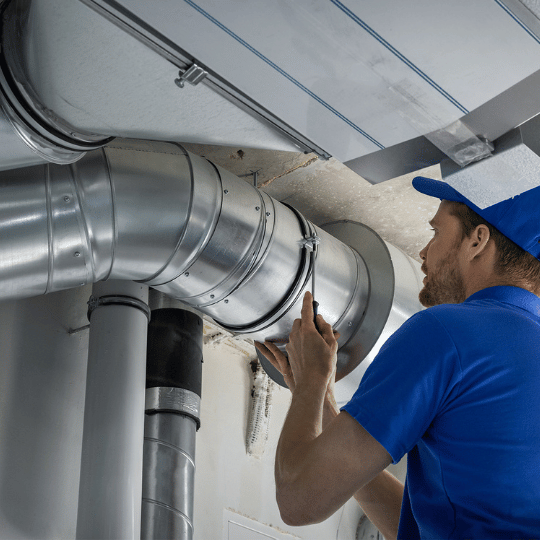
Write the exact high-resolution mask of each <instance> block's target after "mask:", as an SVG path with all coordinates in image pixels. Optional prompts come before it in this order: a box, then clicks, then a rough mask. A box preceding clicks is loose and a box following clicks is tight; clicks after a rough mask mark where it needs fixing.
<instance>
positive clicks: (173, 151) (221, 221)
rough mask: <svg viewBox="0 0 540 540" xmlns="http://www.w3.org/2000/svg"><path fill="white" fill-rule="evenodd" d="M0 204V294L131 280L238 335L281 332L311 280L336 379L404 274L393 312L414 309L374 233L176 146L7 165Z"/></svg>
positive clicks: (409, 282) (406, 267)
mask: <svg viewBox="0 0 540 540" xmlns="http://www.w3.org/2000/svg"><path fill="white" fill-rule="evenodd" d="M0 201H1V202H0V234H1V238H2V242H1V244H0V249H1V257H0V299H8V298H17V297H27V296H36V295H41V294H46V293H50V292H53V291H58V290H62V289H68V288H72V287H77V286H82V285H85V284H87V283H92V282H97V281H101V280H109V279H123V280H132V281H139V282H142V283H145V284H147V285H149V286H151V287H153V288H155V289H158V290H160V291H162V292H164V293H165V294H167V295H169V296H171V297H173V298H176V299H178V300H181V301H182V302H183V303H184V304H187V305H189V306H192V307H193V308H196V309H197V310H198V311H200V312H202V313H205V314H207V315H208V316H210V317H212V318H213V319H214V320H216V321H217V322H218V323H219V324H221V325H222V326H224V327H225V328H227V329H228V330H230V331H232V332H234V333H236V334H241V335H247V336H249V337H251V338H253V339H257V340H264V339H272V340H275V341H277V342H284V340H285V339H286V337H287V335H288V332H289V331H290V328H291V326H292V323H293V320H294V319H295V318H297V317H298V316H299V314H300V305H301V300H302V297H303V294H304V292H305V291H306V290H311V289H312V286H313V284H315V290H316V299H317V300H318V301H319V303H320V305H321V307H320V312H321V313H322V314H323V316H324V317H325V318H326V320H328V321H329V322H330V323H331V324H332V325H333V326H334V327H335V328H336V329H337V330H338V331H339V332H340V333H341V338H340V355H339V362H340V364H339V368H338V370H339V371H340V373H341V375H344V374H346V373H349V372H350V371H352V370H353V369H355V368H356V365H357V364H358V363H359V362H360V360H362V359H363V358H364V357H365V356H366V355H367V354H368V353H369V351H370V350H371V349H372V348H373V345H374V344H375V342H376V341H377V339H378V337H379V335H380V334H381V332H382V330H383V328H384V327H385V325H387V321H388V320H389V317H390V316H391V314H392V312H393V307H394V306H397V304H396V298H397V296H396V295H399V294H401V293H400V292H399V291H401V290H402V289H403V288H402V286H401V284H402V283H406V287H405V289H403V290H406V291H407V292H406V294H405V296H406V297H407V300H406V302H405V303H406V304H407V305H406V306H405V307H404V306H401V307H399V306H398V307H399V310H398V311H399V312H400V313H404V312H407V316H408V315H409V314H410V313H412V312H414V311H417V310H418V309H419V308H420V306H419V304H418V303H417V300H416V296H417V293H418V288H419V280H418V279H417V268H416V267H415V266H414V264H411V261H410V259H408V258H407V257H406V256H405V255H403V254H402V253H401V252H399V251H398V250H397V249H395V248H393V247H392V246H388V245H387V244H385V243H384V242H383V241H382V240H381V239H380V238H379V237H378V236H377V235H376V234H375V233H374V232H373V231H371V230H370V229H368V228H367V227H365V226H363V225H360V224H356V223H352V222H337V223H334V224H329V225H328V226H327V227H326V229H327V230H324V229H323V228H319V227H317V226H315V225H314V224H312V223H310V222H309V221H308V220H306V219H305V218H304V217H303V216H302V215H301V214H300V213H298V212H297V211H296V210H294V209H293V208H290V207H287V206H286V205H284V204H282V203H279V202H278V201H276V200H274V199H272V198H271V197H270V196H268V195H267V194H265V193H263V192H261V191H259V190H257V189H256V188H254V187H253V186H251V185H250V184H248V183H247V182H245V181H243V180H241V179H239V178H237V177H236V176H234V175H232V174H231V173H229V172H227V171H225V170H223V169H221V168H220V167H218V166H215V165H213V164H212V163H210V162H208V161H207V160H205V159H203V158H200V157H198V156H195V155H192V154H190V153H188V152H186V151H185V150H184V149H183V148H182V147H180V146H179V145H176V144H172V143H160V142H158V143H156V142H154V143H150V142H145V141H115V142H113V143H111V144H110V145H109V146H107V147H104V148H102V149H99V150H95V151H91V152H88V153H87V154H86V155H85V156H84V157H83V158H82V159H80V160H79V161H77V162H76V163H73V164H71V165H63V166H61V165H56V164H51V163H49V164H45V165H37V166H33V167H26V168H21V169H17V170H10V171H3V172H0ZM336 237H341V240H342V241H340V240H338V238H336ZM396 261H398V263H399V265H400V271H399V272H397V273H396V272H394V268H395V266H396V264H397V263H396ZM399 261H401V262H399ZM416 266H418V265H416Z"/></svg>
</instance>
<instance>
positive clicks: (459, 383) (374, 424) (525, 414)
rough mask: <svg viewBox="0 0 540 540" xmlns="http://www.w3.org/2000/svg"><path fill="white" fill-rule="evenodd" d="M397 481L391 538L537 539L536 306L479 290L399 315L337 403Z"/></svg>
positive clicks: (539, 413)
mask: <svg viewBox="0 0 540 540" xmlns="http://www.w3.org/2000/svg"><path fill="white" fill-rule="evenodd" d="M343 410H345V411H347V412H348V413H349V414H350V415H351V416H353V417H354V418H356V420H358V422H359V423H360V424H361V425H362V426H363V427H364V428H365V429H366V430H367V431H368V432H369V433H370V434H371V435H372V436H373V437H374V438H375V439H377V440H378V441H379V442H380V443H381V444H382V445H383V446H384V447H385V448H386V450H387V451H388V452H389V454H390V455H391V456H392V459H393V460H394V462H397V461H399V460H400V459H401V458H402V457H403V456H404V455H405V454H408V460H407V481H406V485H405V493H404V498H403V506H402V511H401V518H400V529H399V535H398V538H402V539H403V540H413V539H416V538H423V539H430V540H431V539H441V538H471V539H475V540H483V539H488V538H489V539H491V538H501V539H502V538H504V539H518V538H519V539H525V538H527V539H531V538H540V299H539V298H538V297H537V296H535V295H534V294H532V293H530V292H528V291H525V290H523V289H520V288H517V287H490V288H487V289H483V290H481V291H479V292H477V293H475V294H473V295H472V296H470V297H469V298H468V299H467V300H466V301H465V302H463V303H462V304H445V305H440V306H435V307H433V308H429V309H426V310H424V311H421V312H419V313H417V314H416V315H414V316H413V317H411V318H410V319H409V320H408V321H407V322H406V323H404V324H403V325H402V327H401V328H400V329H399V330H398V331H397V332H396V333H395V334H394V335H393V336H392V337H391V338H390V339H389V340H388V341H387V342H386V343H385V345H384V346H383V347H382V349H381V351H380V353H379V354H378V355H377V357H376V358H375V359H374V361H373V362H372V364H371V366H370V367H369V368H368V370H367V371H366V373H365V375H364V377H363V379H362V382H361V383H360V386H359V388H358V390H357V391H356V393H355V394H354V396H353V398H352V399H351V401H350V402H349V403H348V404H347V405H346V406H345V407H343Z"/></svg>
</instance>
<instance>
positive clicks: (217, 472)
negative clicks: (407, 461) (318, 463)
mask: <svg viewBox="0 0 540 540" xmlns="http://www.w3.org/2000/svg"><path fill="white" fill-rule="evenodd" d="M253 355H254V349H253ZM250 360H251V358H250V357H249V354H245V353H243V352H241V351H239V350H238V349H236V348H235V347H234V345H233V342H232V341H230V340H225V341H224V342H222V343H221V344H220V345H219V346H205V349H204V364H203V391H202V404H201V429H200V430H199V432H198V434H197V451H196V466H197V469H196V476H195V536H194V539H195V540H222V539H223V540H225V539H227V540H237V538H244V537H243V536H242V537H240V536H238V537H236V536H230V537H229V536H227V535H226V534H224V533H226V531H224V512H229V511H232V512H234V513H236V514H240V515H241V516H244V517H247V518H251V519H252V520H255V524H256V522H259V523H261V524H264V525H266V526H269V527H271V528H272V529H267V528H264V527H263V528H262V529H261V531H263V532H264V533H265V534H266V535H270V536H268V538H276V539H277V540H281V539H282V538H301V539H303V540H319V539H320V540H323V539H324V540H329V539H332V540H334V539H336V540H349V539H350V540H354V538H355V532H356V528H357V524H358V521H359V519H360V517H361V516H362V515H363V513H362V511H361V509H360V508H359V507H358V505H357V504H356V502H355V501H354V500H352V501H349V502H348V503H347V504H346V505H345V506H344V508H343V509H341V510H339V511H338V512H336V513H335V514H334V515H333V516H332V517H331V518H329V519H328V520H326V521H325V522H323V523H320V524H318V525H311V526H307V527H289V526H288V525H286V524H285V523H283V521H282V520H281V518H280V516H279V510H278V507H277V504H276V502H275V484H274V455H275V450H276V446H277V442H278V438H279V434H280V431H281V426H282V425H283V421H284V419H285V415H286V413H287V410H288V407H289V404H290V392H289V391H288V390H286V389H284V388H281V387H277V385H276V388H275V390H274V395H273V402H272V411H271V417H270V433H269V438H268V442H267V445H266V448H265V451H264V454H263V456H262V458H261V459H257V458H254V457H251V456H248V455H247V453H246V445H245V435H246V428H247V422H248V411H249V407H250V401H251V396H250V393H251V385H252V376H251V369H250V367H249V362H250ZM400 465H401V464H400ZM395 470H397V471H398V473H397V475H398V476H403V472H404V470H403V466H400V467H398V468H397V469H394V471H395ZM394 471H393V472H394ZM395 474H396V473H395ZM238 521H240V519H239V520H238ZM225 523H226V520H225ZM252 523H253V522H252ZM231 530H232V529H231ZM272 530H273V531H275V535H274V534H273V533H269V532H268V531H272ZM280 533H281V534H283V533H288V534H287V535H283V536H280ZM250 535H251V536H250V540H255V539H258V538H266V536H257V535H256V533H250ZM289 535H292V536H289Z"/></svg>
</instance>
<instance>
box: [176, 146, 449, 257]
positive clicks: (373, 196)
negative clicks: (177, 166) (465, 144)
mask: <svg viewBox="0 0 540 540" xmlns="http://www.w3.org/2000/svg"><path fill="white" fill-rule="evenodd" d="M184 146H185V147H186V149H187V150H188V151H190V152H193V153H195V154H197V155H200V156H204V157H206V158H207V159H209V160H210V161H212V162H214V163H216V164H217V165H219V166H221V167H223V168H224V169H227V170H228V171H230V172H232V173H233V174H236V175H237V176H244V175H245V176H244V179H245V180H246V182H250V183H252V182H253V172H254V171H258V172H257V184H258V186H259V188H260V189H261V190H263V191H265V192H266V193H268V194H269V195H270V196H272V197H274V198H275V199H277V200H278V201H283V202H287V203H288V204H290V205H292V206H294V207H295V208H296V209H297V210H299V211H300V212H301V213H302V214H303V215H304V216H305V217H306V218H308V219H309V220H311V221H312V222H313V223H315V224H316V225H322V224H324V223H328V222H330V221H335V220H341V219H347V220H353V221H358V222H361V223H363V224H365V225H367V226H369V227H371V228H372V229H373V230H375V231H376V232H377V233H378V234H379V235H380V236H381V237H382V238H383V239H384V240H386V241H387V242H390V243H391V244H393V245H394V246H396V247H398V248H400V249H401V250H403V251H404V252H405V253H406V254H407V255H409V256H410V257H412V258H414V259H416V260H417V261H420V258H419V256H418V253H419V251H420V250H421V249H422V248H423V247H424V245H425V244H426V243H427V242H428V241H429V239H430V238H431V232H430V227H429V225H428V221H429V220H430V219H431V218H432V217H433V215H434V214H435V212H436V211H437V208H438V206H439V201H438V200H437V199H433V198H431V197H427V196H425V195H422V194H420V193H418V192H417V191H416V190H415V189H414V188H413V187H412V184H411V182H412V179H413V178H414V176H416V173H414V174H407V175H404V176H401V177H399V178H394V179H392V180H388V181H386V182H382V183H380V184H374V185H372V184H371V183H369V182H368V181H366V180H364V179H363V178H362V177H361V176H359V175H358V174H356V173H355V172H353V171H351V170H350V169H349V168H348V167H346V166H345V165H343V164H342V163H340V162H339V161H337V160H336V159H334V158H330V159H329V160H327V161H324V160H321V159H319V158H317V156H316V155H314V154H303V153H294V152H280V151H272V150H258V149H249V148H238V147H224V146H206V145H195V144H184ZM421 174H424V175H426V176H429V177H430V178H440V170H439V166H438V165H437V166H433V167H430V168H427V169H423V170H422V171H421Z"/></svg>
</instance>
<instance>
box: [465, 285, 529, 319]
mask: <svg viewBox="0 0 540 540" xmlns="http://www.w3.org/2000/svg"><path fill="white" fill-rule="evenodd" d="M475 300H496V301H498V302H504V303H505V304H511V305H513V306H517V307H519V308H521V309H524V310H526V311H528V312H530V313H532V314H533V315H536V316H537V317H540V298H538V296H536V295H535V294H533V293H532V292H529V291H526V290H525V289H521V288H519V287H509V286H506V285H505V286H498V287H488V288H487V289H482V290H480V291H478V292H475V293H474V294H471V296H469V298H467V300H465V303H466V302H473V301H475Z"/></svg>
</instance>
